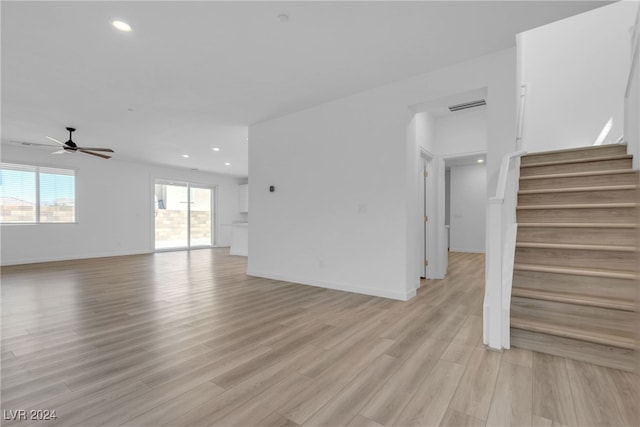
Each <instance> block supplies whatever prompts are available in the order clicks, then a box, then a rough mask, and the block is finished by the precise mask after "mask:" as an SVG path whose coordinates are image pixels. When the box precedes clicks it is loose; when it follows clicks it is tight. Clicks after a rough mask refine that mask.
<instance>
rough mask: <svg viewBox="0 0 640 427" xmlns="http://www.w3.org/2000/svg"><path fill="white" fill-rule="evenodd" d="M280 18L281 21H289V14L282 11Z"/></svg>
mask: <svg viewBox="0 0 640 427" xmlns="http://www.w3.org/2000/svg"><path fill="white" fill-rule="evenodd" d="M278 20H279V21H280V22H289V15H287V14H286V13H281V14H280V15H278Z"/></svg>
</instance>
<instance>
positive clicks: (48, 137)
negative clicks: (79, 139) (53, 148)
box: [47, 136, 65, 146]
mask: <svg viewBox="0 0 640 427" xmlns="http://www.w3.org/2000/svg"><path fill="white" fill-rule="evenodd" d="M47 139H48V140H50V141H53V142H55V143H57V144H60V145H63V146H64V145H65V144H64V142H61V141H58V140H57V139H55V138H52V137H50V136H47Z"/></svg>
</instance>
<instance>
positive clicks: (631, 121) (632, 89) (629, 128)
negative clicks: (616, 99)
mask: <svg viewBox="0 0 640 427" xmlns="http://www.w3.org/2000/svg"><path fill="white" fill-rule="evenodd" d="M637 5H638V9H637V11H636V22H635V25H634V31H633V37H632V42H631V46H632V48H631V51H630V55H629V57H630V59H631V70H630V73H629V77H628V79H627V88H626V92H625V105H624V113H625V122H624V135H625V139H626V140H627V142H628V149H627V151H628V152H629V154H633V168H634V169H636V170H638V169H640V3H638V4H637Z"/></svg>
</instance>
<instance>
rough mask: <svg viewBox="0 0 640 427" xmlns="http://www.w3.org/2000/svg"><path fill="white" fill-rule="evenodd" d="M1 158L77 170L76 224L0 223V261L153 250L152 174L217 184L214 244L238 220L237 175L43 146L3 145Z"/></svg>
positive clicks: (226, 237)
mask: <svg viewBox="0 0 640 427" xmlns="http://www.w3.org/2000/svg"><path fill="white" fill-rule="evenodd" d="M2 161H3V162H9V163H25V164H39V165H45V166H53V167H61V168H68V169H75V170H76V210H77V211H76V212H77V223H76V224H5V225H2V226H1V227H0V231H1V232H2V252H1V257H0V258H1V263H2V265H11V264H22V263H31V262H40V261H55V260H64V259H78V258H91V257H103V256H113V255H127V254H136V253H147V252H152V251H153V248H154V242H153V222H152V221H153V182H154V180H155V179H156V178H167V179H173V180H176V181H177V180H187V181H191V182H198V183H202V184H209V185H217V186H218V221H217V223H218V230H217V231H218V237H219V239H218V245H219V246H228V245H229V242H230V230H229V228H230V227H222V226H221V225H220V224H225V223H231V222H232V221H233V220H234V219H236V218H237V216H238V212H237V210H238V209H237V204H238V196H237V187H238V180H237V179H236V178H232V177H227V176H222V175H214V174H207V173H201V172H194V171H189V170H181V169H174V168H169V167H161V166H154V165H144V164H138V163H128V162H122V161H118V160H117V158H114V159H110V160H102V159H94V158H91V157H89V156H83V155H60V156H52V155H51V154H49V152H48V151H47V150H40V149H34V148H22V147H10V146H7V147H5V146H3V147H2Z"/></svg>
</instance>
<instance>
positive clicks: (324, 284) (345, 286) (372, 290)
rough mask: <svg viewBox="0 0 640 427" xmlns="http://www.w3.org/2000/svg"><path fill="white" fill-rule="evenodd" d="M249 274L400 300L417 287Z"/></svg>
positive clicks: (255, 272) (251, 271) (257, 273)
mask: <svg viewBox="0 0 640 427" xmlns="http://www.w3.org/2000/svg"><path fill="white" fill-rule="evenodd" d="M247 275H248V276H255V277H263V278H265V279H272V280H281V281H284V282H291V283H296V284H300V285H307V286H317V287H319V288H326V289H334V290H336V291H345V292H353V293H356V294H363V295H371V296H374V297H383V298H389V299H395V300H400V301H408V300H410V299H411V298H413V297H414V296H416V290H415V289H413V290H411V291H408V292H404V293H403V292H395V291H386V290H383V289H375V288H364V287H361V286H353V285H349V284H345V283H333V282H326V281H324V280H313V279H311V280H309V279H306V278H300V277H291V276H287V275H283V274H277V273H265V272H262V271H255V270H247Z"/></svg>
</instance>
